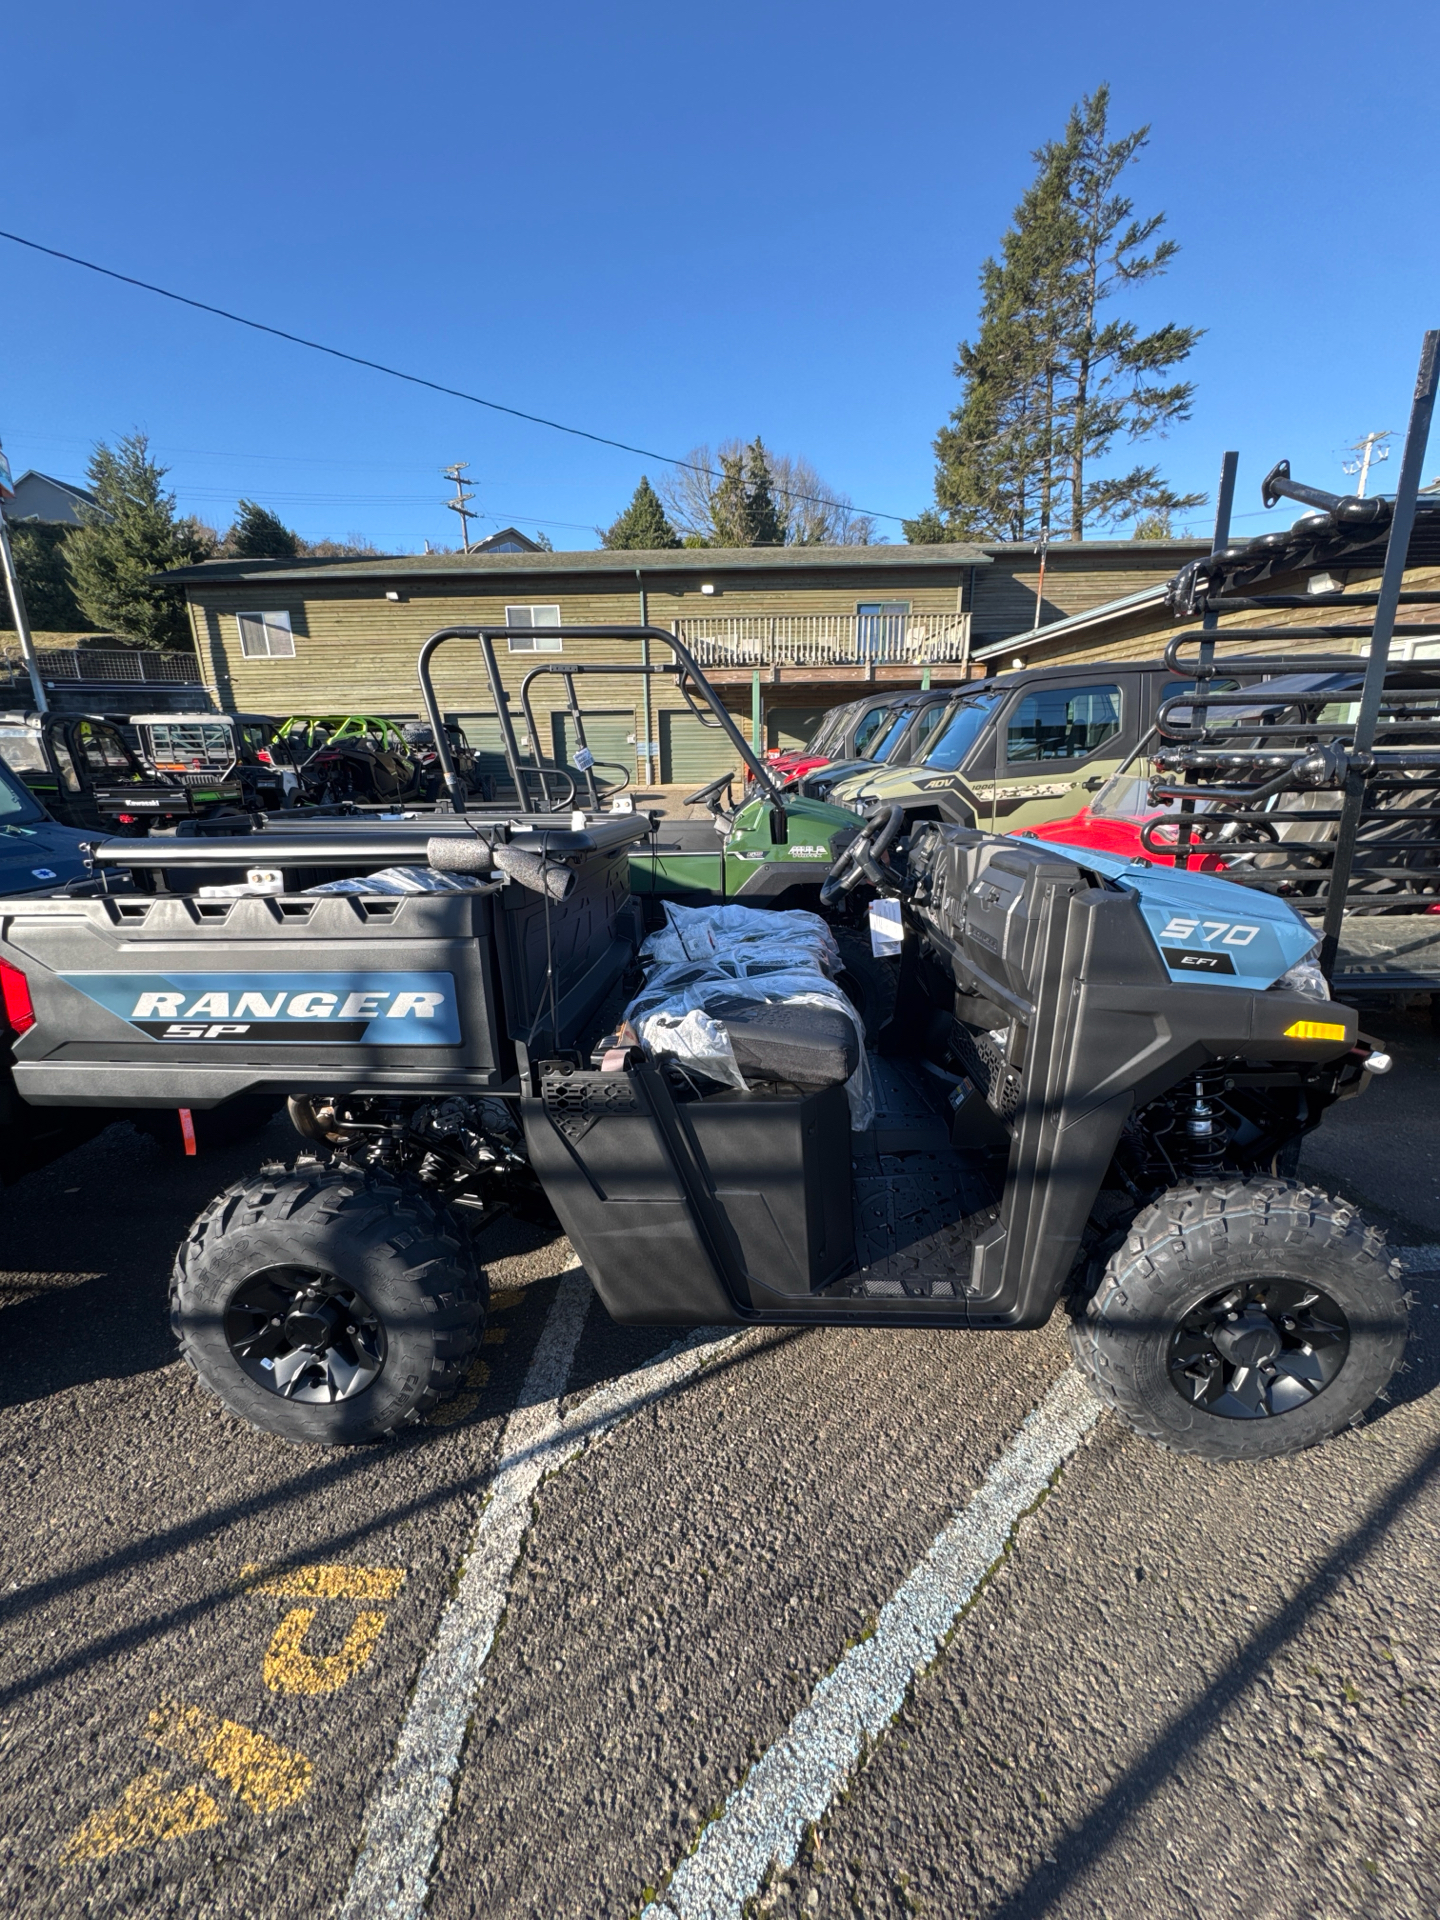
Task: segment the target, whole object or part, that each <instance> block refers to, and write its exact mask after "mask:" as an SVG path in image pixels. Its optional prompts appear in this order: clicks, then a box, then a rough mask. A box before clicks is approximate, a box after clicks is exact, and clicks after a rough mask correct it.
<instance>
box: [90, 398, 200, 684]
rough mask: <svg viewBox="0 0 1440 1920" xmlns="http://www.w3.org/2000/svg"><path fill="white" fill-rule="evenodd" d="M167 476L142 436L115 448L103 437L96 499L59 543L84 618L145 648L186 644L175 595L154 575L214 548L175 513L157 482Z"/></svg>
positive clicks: (93, 481)
mask: <svg viewBox="0 0 1440 1920" xmlns="http://www.w3.org/2000/svg"><path fill="white" fill-rule="evenodd" d="M165 473H166V469H165V468H164V467H161V466H157V465H156V463H155V462H154V461H153V460H152V459H151V458H150V445H149V440H148V438H147V436H146V435H145V434H143V433H131V434H127V435H126V436H125V437H124V439H122V440H121V441H120V442H119V444H118V446H116V447H113V448H111V447H107V446H106V445H105V443H104V442H103V441H102V442H101V443H100V444H99V445H98V446H97V447H96V449H95V452H94V453H93V455H92V456H91V459H90V466H89V480H90V487H91V491H92V492H93V493H94V495H95V498H96V501H97V503H98V504H97V505H96V506H95V507H88V506H86V507H82V508H81V509H80V516H81V521H82V525H81V526H79V527H78V528H76V530H75V531H74V532H73V533H72V534H70V536H69V537H68V539H67V540H66V542H65V547H64V553H65V564H66V566H67V568H68V569H69V573H70V579H71V582H72V584H73V585H74V589H75V597H76V599H77V600H78V601H79V603H80V606H81V608H82V609H83V611H84V614H85V617H86V618H87V619H88V620H90V621H91V622H92V623H93V624H94V625H95V627H97V628H98V629H100V630H101V631H103V632H106V633H117V634H120V635H122V636H123V637H124V638H125V639H127V640H132V641H134V642H136V643H137V644H139V645H140V646H146V647H184V646H187V645H188V644H189V641H190V625H189V621H188V620H187V618H186V614H185V607H184V603H183V601H182V600H181V597H180V595H179V594H178V593H176V592H175V591H174V590H173V589H171V588H168V587H163V586H158V585H156V584H155V582H154V580H153V578H152V576H153V575H155V574H157V573H161V572H163V571H164V570H165V569H166V568H167V567H181V566H186V565H188V564H189V563H190V562H192V561H195V560H204V559H208V558H209V557H210V555H211V553H212V552H213V551H214V546H213V536H211V535H210V534H209V531H208V529H205V528H202V527H201V526H200V525H199V524H198V522H196V521H194V520H191V519H177V518H176V515H175V496H174V494H173V493H166V491H165V490H164V487H163V486H162V485H161V482H162V481H163V480H164V478H165Z"/></svg>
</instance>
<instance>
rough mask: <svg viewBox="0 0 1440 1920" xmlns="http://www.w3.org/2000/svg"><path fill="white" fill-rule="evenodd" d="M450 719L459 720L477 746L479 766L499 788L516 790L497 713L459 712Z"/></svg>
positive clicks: (504, 790)
mask: <svg viewBox="0 0 1440 1920" xmlns="http://www.w3.org/2000/svg"><path fill="white" fill-rule="evenodd" d="M448 718H450V719H452V720H455V721H457V722H458V723H459V725H460V727H461V729H462V730H463V732H464V735H465V738H466V739H467V740H468V741H469V742H470V744H471V746H472V747H473V748H474V749H475V768H476V771H477V772H478V773H482V774H484V775H486V776H487V777H488V778H489V779H491V780H493V781H494V782H495V785H496V789H497V791H499V792H501V793H505V794H510V793H513V791H514V789H513V787H512V786H511V784H510V773H509V769H508V768H507V767H506V765H505V742H504V738H503V736H502V735H501V732H500V722H499V720H498V719H497V718H496V716H495V715H494V714H493V713H455V714H451V715H449V716H448Z"/></svg>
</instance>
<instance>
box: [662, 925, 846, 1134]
mask: <svg viewBox="0 0 1440 1920" xmlns="http://www.w3.org/2000/svg"><path fill="white" fill-rule="evenodd" d="M666 914H667V918H669V920H670V925H668V926H667V927H665V928H664V929H663V930H662V932H661V933H660V934H657V935H652V936H651V938H650V939H649V940H647V941H646V943H645V948H644V950H643V951H644V955H645V957H646V958H648V959H649V960H651V961H652V962H653V961H654V960H656V959H657V958H661V957H663V955H664V954H665V953H666V952H673V951H674V950H675V949H676V948H677V947H683V945H684V944H685V942H686V940H687V939H688V940H689V941H690V943H691V944H695V945H702V944H707V943H708V942H709V940H710V939H712V938H713V939H714V941H715V946H714V948H713V949H711V951H710V952H708V953H707V954H704V955H703V956H702V957H697V958H685V959H679V958H677V959H675V960H674V961H672V962H671V963H670V964H668V965H660V966H656V967H654V969H653V971H652V972H651V973H650V975H649V977H648V979H647V980H646V982H645V985H644V986H643V987H642V988H641V990H640V992H639V993H638V994H637V995H636V996H635V998H634V999H633V1000H632V1001H631V1003H630V1005H629V1006H628V1007H627V1008H626V1010H625V1019H626V1021H628V1023H629V1024H630V1026H631V1028H632V1029H633V1030H634V1032H635V1034H636V1036H637V1038H638V1039H639V1042H640V1045H641V1046H642V1047H643V1048H644V1050H645V1052H646V1053H647V1054H649V1055H651V1056H652V1057H666V1058H670V1059H673V1060H675V1061H677V1062H678V1063H679V1064H680V1065H681V1066H683V1067H685V1068H687V1069H692V1070H694V1071H695V1072H696V1073H698V1074H703V1075H704V1076H705V1077H706V1078H708V1079H710V1080H713V1081H716V1082H718V1083H719V1084H720V1085H721V1086H728V1087H735V1088H742V1087H744V1086H745V1085H746V1080H745V1076H744V1074H743V1073H742V1072H741V1070H740V1067H739V1064H738V1063H737V1061H736V1058H735V1052H734V1049H733V1047H732V1046H731V1043H730V1036H729V1034H728V1032H727V1030H726V1027H725V1022H724V1018H723V1013H722V1012H721V1009H726V1008H728V1009H732V1010H733V1009H734V1007H735V1006H736V1004H737V1002H738V1003H744V1002H750V1003H752V1004H753V1003H756V1002H764V1003H767V1004H769V1005H787V1006H814V1007H825V1008H829V1009H831V1010H832V1011H836V1012H840V1013H843V1014H844V1016H845V1018H846V1019H847V1020H848V1021H849V1023H850V1025H851V1026H852V1027H853V1028H854V1031H855V1036H856V1040H857V1042H858V1052H859V1063H858V1065H857V1066H856V1068H855V1071H854V1072H853V1073H852V1074H851V1076H850V1078H849V1079H848V1080H847V1081H846V1082H845V1092H846V1095H847V1098H848V1099H849V1102H850V1124H851V1126H852V1127H853V1128H855V1130H856V1131H857V1132H861V1131H864V1129H865V1128H867V1127H869V1126H870V1125H871V1124H872V1123H873V1120H874V1097H873V1093H872V1090H871V1080H870V1068H869V1063H868V1061H867V1059H866V1055H865V1026H864V1022H863V1021H862V1020H861V1018H860V1015H859V1013H858V1011H857V1010H856V1009H855V1007H853V1006H852V1005H851V1003H850V1001H849V1000H848V999H847V998H846V996H845V994H844V993H843V992H842V991H841V990H840V988H839V987H838V986H836V984H835V982H834V981H833V980H831V979H830V978H829V977H828V975H827V974H826V973H825V972H824V971H823V969H822V966H821V963H820V959H819V955H821V954H825V955H826V957H827V958H828V957H830V956H832V955H833V956H834V958H833V961H832V964H835V965H836V966H837V969H838V961H839V955H838V950H837V949H836V947H835V941H834V936H833V935H832V934H831V932H830V929H829V928H828V927H827V926H826V925H825V923H824V921H823V920H821V919H820V918H819V916H818V915H816V914H811V913H766V912H764V911H763V910H762V909H758V908H755V907H710V908H706V907H701V908H686V907H680V908H676V907H673V906H671V905H669V904H668V903H667V906H666ZM676 916H683V918H682V919H680V922H679V926H678V927H677V926H676ZM721 916H724V918H722V917H721ZM741 916H743V918H742V917H741ZM786 922H790V923H796V922H799V923H804V922H808V923H810V924H809V926H808V927H806V926H804V925H799V926H796V925H794V924H792V925H788V926H787V925H784V924H783V923H786ZM816 927H818V928H819V929H820V931H821V932H822V933H823V935H824V939H823V940H820V939H818V938H817V937H816V936H815V934H814V932H813V929H814V928H816ZM771 929H773V930H774V931H770V930H771ZM767 933H768V935H769V937H768V938H767ZM797 936H798V937H797ZM672 941H673V945H672V944H671V942H672ZM657 946H658V947H659V948H660V954H658V955H657V953H656V947H657Z"/></svg>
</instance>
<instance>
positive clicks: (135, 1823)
mask: <svg viewBox="0 0 1440 1920" xmlns="http://www.w3.org/2000/svg"><path fill="white" fill-rule="evenodd" d="M169 1781H170V1775H169V1774H168V1773H166V1772H165V1770H164V1769H163V1768H157V1769H156V1771H155V1772H153V1773H142V1774H141V1775H140V1778H139V1779H138V1780H132V1781H131V1782H130V1784H129V1786H128V1787H126V1789H125V1791H124V1793H123V1794H121V1796H120V1801H119V1804H118V1806H113V1807H103V1808H102V1809H101V1810H100V1812H99V1813H92V1814H91V1815H90V1818H89V1819H88V1820H82V1821H81V1823H80V1825H79V1826H78V1827H77V1828H76V1829H75V1831H74V1832H73V1833H72V1834H71V1836H70V1838H69V1839H68V1840H67V1841H66V1842H65V1845H64V1847H63V1849H62V1850H61V1854H60V1858H61V1859H62V1860H63V1861H65V1862H66V1863H67V1864H68V1863H71V1862H73V1861H77V1860H108V1859H109V1858H110V1855H111V1854H112V1853H135V1852H137V1851H138V1850H139V1849H140V1848H141V1847H156V1846H160V1845H161V1844H163V1842H165V1841H167V1840H183V1839H184V1838H185V1836H186V1834H187V1833H202V1832H203V1831H204V1830H205V1828H207V1827H218V1826H220V1825H222V1824H223V1822H224V1819H225V1816H224V1814H223V1813H221V1811H220V1809H219V1807H217V1806H216V1804H215V1802H214V1801H213V1800H212V1799H211V1798H210V1796H209V1794H208V1793H206V1791H205V1789H204V1788H203V1787H194V1786H191V1787H180V1788H172V1787H171V1786H170V1785H169Z"/></svg>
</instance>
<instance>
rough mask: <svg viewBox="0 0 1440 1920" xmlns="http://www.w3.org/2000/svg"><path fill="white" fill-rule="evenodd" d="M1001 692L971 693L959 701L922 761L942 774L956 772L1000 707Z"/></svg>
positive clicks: (948, 714) (947, 716)
mask: <svg viewBox="0 0 1440 1920" xmlns="http://www.w3.org/2000/svg"><path fill="white" fill-rule="evenodd" d="M1001 698H1002V696H1001V695H1000V694H998V693H967V694H966V695H965V696H964V698H963V699H960V700H957V701H956V702H955V704H954V706H953V707H951V708H950V710H949V712H948V713H947V715H946V717H945V721H944V724H943V725H942V726H941V728H940V731H939V733H937V734H936V736H935V744H934V746H933V747H931V749H930V751H929V752H928V753H927V754H926V756H925V758H924V759H923V760H922V761H921V763H920V764H921V766H923V767H933V768H935V769H936V771H937V772H940V773H953V772H954V771H955V769H956V768H957V767H958V766H959V765H960V762H961V761H962V760H963V759H964V758H965V756H966V754H967V753H969V751H970V749H971V747H973V746H974V744H975V742H976V741H977V740H978V739H979V737H980V734H981V731H982V730H983V728H984V726H985V722H986V721H987V720H988V719H989V718H990V716H991V714H992V713H993V712H994V711H995V709H996V707H998V706H999V704H1000V701H1001Z"/></svg>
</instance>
